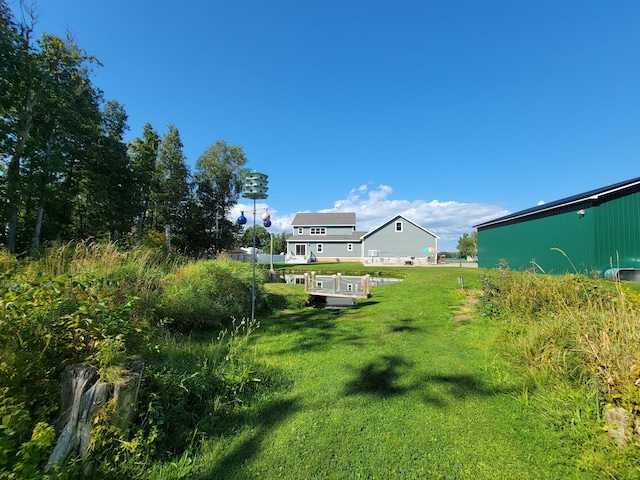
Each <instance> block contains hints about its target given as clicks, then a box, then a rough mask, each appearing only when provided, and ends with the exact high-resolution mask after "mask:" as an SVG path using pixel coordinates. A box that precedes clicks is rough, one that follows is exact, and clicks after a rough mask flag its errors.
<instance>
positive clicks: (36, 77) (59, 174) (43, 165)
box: [0, 0, 99, 252]
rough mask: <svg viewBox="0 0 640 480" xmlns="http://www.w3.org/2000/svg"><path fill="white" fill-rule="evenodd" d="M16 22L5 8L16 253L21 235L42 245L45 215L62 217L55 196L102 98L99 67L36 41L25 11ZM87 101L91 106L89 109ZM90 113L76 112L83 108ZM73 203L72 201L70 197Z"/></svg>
mask: <svg viewBox="0 0 640 480" xmlns="http://www.w3.org/2000/svg"><path fill="white" fill-rule="evenodd" d="M23 14H26V15H24V18H26V19H27V20H23V21H22V22H21V23H17V22H15V21H14V19H13V17H12V16H11V14H10V11H9V10H8V8H7V6H6V2H5V1H4V0H0V159H2V161H3V163H4V164H5V165H6V169H5V174H4V175H3V184H4V185H3V188H4V193H5V198H6V203H5V206H6V210H5V212H4V213H5V217H4V220H5V225H6V228H5V229H3V230H5V231H6V242H5V243H6V246H7V249H8V250H9V251H12V252H14V251H15V250H16V247H17V242H18V238H19V233H20V232H22V233H21V235H22V236H23V237H25V240H26V237H27V233H26V232H27V230H28V229H29V228H32V232H33V233H32V235H31V237H32V245H33V246H34V247H36V248H37V246H38V245H39V242H40V235H41V229H42V224H43V217H44V212H45V210H46V209H47V208H50V207H51V206H52V205H53V206H55V207H54V209H55V208H57V209H60V210H62V211H65V210H66V211H67V212H68V211H69V210H71V209H69V208H66V209H65V208H61V206H60V204H61V203H62V202H60V197H59V196H58V197H57V198H56V194H57V193H59V192H60V190H59V188H58V187H60V185H61V182H62V179H63V177H64V174H63V171H62V170H63V169H64V167H63V165H64V164H65V161H66V160H67V159H68V158H70V154H69V147H70V146H71V144H72V143H73V139H74V138H75V137H77V135H78V134H79V132H85V131H86V127H85V126H86V125H91V124H92V122H93V120H94V119H95V118H96V115H95V114H96V113H97V112H98V108H97V102H96V101H95V100H96V99H97V98H98V97H99V94H98V93H97V92H96V91H95V89H93V87H92V85H91V82H90V81H89V71H90V65H91V64H92V63H93V62H95V59H93V58H92V57H89V56H88V55H86V53H85V52H84V51H82V50H81V49H80V48H79V47H78V46H77V45H76V44H75V42H73V41H72V40H70V39H69V38H68V37H67V38H66V39H64V40H63V39H60V38H59V37H56V36H53V35H47V34H43V36H42V38H41V39H40V40H38V41H37V42H34V41H33V38H32V35H33V26H34V23H35V21H34V18H35V15H34V13H33V11H32V10H23ZM87 99H90V101H89V102H87ZM81 104H82V105H83V106H85V107H87V108H81V109H78V108H77V106H78V105H81ZM67 198H69V197H67Z"/></svg>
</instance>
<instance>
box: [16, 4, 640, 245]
mask: <svg viewBox="0 0 640 480" xmlns="http://www.w3.org/2000/svg"><path fill="white" fill-rule="evenodd" d="M36 8H37V11H38V27H39V29H40V30H42V31H46V32H47V33H53V34H58V35H63V34H64V32H65V31H66V30H68V31H69V32H70V33H71V35H72V36H73V37H74V38H75V39H76V40H77V42H78V44H79V45H80V46H81V47H82V48H84V49H85V50H86V51H87V52H88V53H90V54H92V55H95V56H96V57H97V58H98V59H99V60H100V61H101V62H102V64H103V66H102V67H100V68H98V69H97V70H96V74H95V78H94V81H95V84H96V86H97V87H99V88H101V89H102V90H103V91H104V94H105V98H106V99H114V100H117V101H119V102H120V103H122V104H123V105H124V106H125V109H126V111H127V113H128V114H129V125H130V127H131V130H130V131H129V132H128V139H129V140H130V139H133V138H135V137H137V136H140V135H141V134H142V128H143V126H144V124H145V123H147V122H149V123H151V124H152V125H153V127H154V128H155V129H156V130H157V131H158V132H159V133H161V134H163V133H165V132H166V127H167V125H170V124H174V125H176V127H177V128H178V130H179V132H180V135H181V137H182V141H183V143H184V152H185V155H186V157H187V160H188V163H189V164H190V165H193V164H194V163H195V161H196V159H197V158H198V156H199V155H201V154H202V153H203V151H204V150H205V149H206V148H207V146H209V145H210V144H212V143H214V142H215V141H216V140H220V139H224V140H225V141H227V143H229V144H235V145H241V146H242V147H243V148H244V151H245V153H246V155H247V158H248V164H247V167H249V168H251V169H254V170H257V171H259V172H262V173H265V174H267V175H269V197H268V199H267V200H266V201H265V202H264V203H259V204H258V207H259V208H263V207H265V206H267V207H268V208H269V211H270V213H271V216H272V221H273V226H272V227H271V229H270V230H271V231H272V232H274V233H279V232H282V231H291V226H290V222H291V220H292V219H293V216H294V215H295V213H297V212H301V211H305V212H325V211H340V212H342V211H353V212H356V216H357V217H356V218H357V222H358V229H359V230H363V231H366V230H369V229H371V228H374V227H376V226H378V225H380V224H381V223H383V222H384V221H385V220H387V219H389V218H391V217H392V216H394V215H395V214H397V213H401V214H403V215H405V216H406V217H407V218H409V219H410V220H412V221H414V222H416V223H419V224H420V225H422V226H423V227H425V228H427V229H429V230H431V231H433V232H435V233H436V234H438V235H439V236H440V237H441V239H440V241H439V248H440V250H454V249H455V246H456V244H457V240H458V238H459V237H460V235H461V234H463V233H465V232H471V231H472V226H473V225H475V224H477V223H480V222H483V221H486V220H489V219H492V218H496V217H499V216H502V215H505V214H507V213H511V212H516V211H518V210H522V209H525V208H530V207H532V206H535V205H537V204H538V203H539V202H540V201H546V202H549V201H553V200H557V199H560V198H563V197H566V196H569V195H573V194H577V193H581V192H584V191H587V190H591V189H593V188H598V187H602V186H605V185H607V184H609V183H615V182H618V181H622V180H626V179H629V178H633V177H637V176H640V169H639V168H638V165H639V164H640V56H639V55H638V52H640V27H639V26H640V2H638V1H637V0H620V1H616V2H603V1H601V0H597V1H595V0H581V1H574V0H570V1H569V0H566V1H565V0H447V1H442V0H420V1H412V0H408V1H398V2H391V1H375V0H367V1H360V0H357V1H356V0H354V1H349V0H339V1H336V0H323V1H311V0H286V1H284V0H283V1H279V0H272V1H269V2H266V1H263V0H229V1H217V0H209V1H205V0H193V1H190V0H185V1H182V2H176V1H175V0H174V1H165V0H153V1H151V0H133V1H132V0H110V1H108V2H107V1H98V0H91V1H88V0H40V1H39V3H38V4H37V6H36ZM14 11H15V3H14ZM240 208H242V209H243V210H245V213H246V211H247V210H248V211H251V209H252V207H248V206H246V205H244V206H243V205H240V206H239V208H238V210H240ZM259 213H261V212H259ZM233 214H234V216H237V214H238V212H235V211H234V213H233Z"/></svg>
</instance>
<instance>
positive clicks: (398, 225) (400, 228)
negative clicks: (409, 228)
mask: <svg viewBox="0 0 640 480" xmlns="http://www.w3.org/2000/svg"><path fill="white" fill-rule="evenodd" d="M401 231H402V222H396V232H401Z"/></svg>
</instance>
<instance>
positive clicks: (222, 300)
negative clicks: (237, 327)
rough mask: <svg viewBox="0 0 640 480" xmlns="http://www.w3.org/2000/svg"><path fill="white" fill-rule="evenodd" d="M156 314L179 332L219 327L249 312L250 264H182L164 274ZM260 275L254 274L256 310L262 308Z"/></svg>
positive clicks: (212, 262)
mask: <svg viewBox="0 0 640 480" xmlns="http://www.w3.org/2000/svg"><path fill="white" fill-rule="evenodd" d="M162 288H163V298H162V300H161V304H160V307H159V308H158V314H159V315H160V317H161V318H162V317H166V318H168V319H170V321H171V326H172V328H174V329H176V330H179V331H191V330H201V329H206V328H219V327H220V326H224V325H229V324H230V322H231V320H232V319H233V318H238V319H239V318H243V317H247V316H249V314H250V312H251V292H252V268H251V265H248V264H244V263H240V262H236V261H233V260H229V259H226V258H219V259H217V260H205V261H199V262H196V263H191V264H189V265H186V266H184V267H182V268H180V269H179V270H177V271H176V272H175V273H173V274H169V275H167V277H166V278H165V279H164V281H163V284H162ZM265 299H266V296H265V292H264V275H262V274H256V309H260V308H261V307H262V306H264V305H265Z"/></svg>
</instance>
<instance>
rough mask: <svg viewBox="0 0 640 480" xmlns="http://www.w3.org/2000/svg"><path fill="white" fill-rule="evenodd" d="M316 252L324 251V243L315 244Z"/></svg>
mask: <svg viewBox="0 0 640 480" xmlns="http://www.w3.org/2000/svg"><path fill="white" fill-rule="evenodd" d="M316 253H324V245H323V244H322V243H318V244H316Z"/></svg>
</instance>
